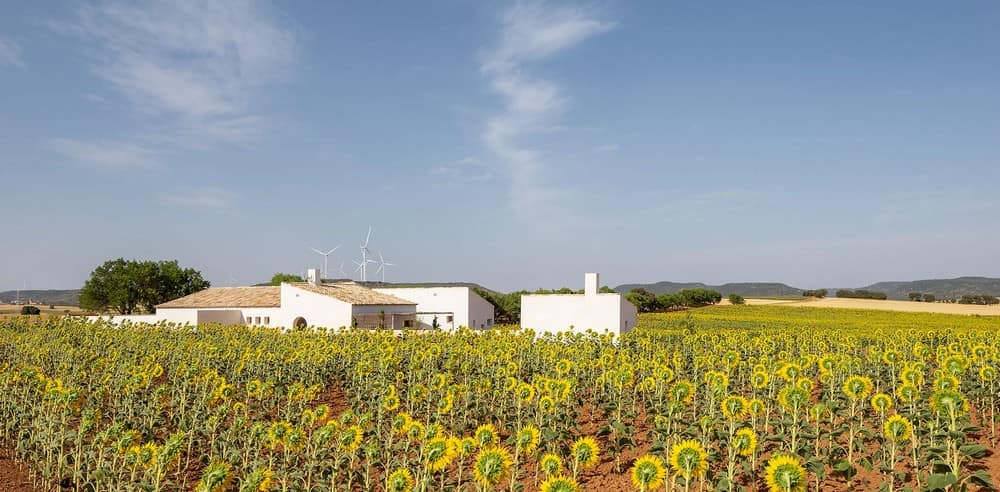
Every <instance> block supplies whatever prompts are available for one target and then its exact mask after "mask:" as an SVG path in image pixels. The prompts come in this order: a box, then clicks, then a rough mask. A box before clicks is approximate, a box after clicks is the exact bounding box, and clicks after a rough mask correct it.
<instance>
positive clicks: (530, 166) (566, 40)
mask: <svg viewBox="0 0 1000 492" xmlns="http://www.w3.org/2000/svg"><path fill="white" fill-rule="evenodd" d="M500 23H501V27H500V38H499V41H498V43H497V44H496V46H494V47H493V48H492V49H490V50H488V51H486V52H485V53H484V54H483V55H482V57H481V60H480V70H481V72H482V73H483V74H484V75H485V76H486V77H487V78H488V80H489V83H490V86H491V88H492V89H493V91H494V92H495V93H497V94H499V95H500V96H501V97H502V98H503V101H504V109H503V111H502V112H500V113H499V114H495V115H493V116H492V117H490V118H489V119H488V120H487V122H486V126H485V129H484V130H483V132H482V135H481V138H482V140H483V142H484V144H485V145H486V147H487V148H488V149H489V150H490V151H491V152H492V153H493V155H495V156H496V157H497V158H498V159H499V160H500V161H501V162H502V163H503V164H504V166H505V170H506V172H507V174H508V175H509V177H510V180H511V199H512V202H513V205H514V207H515V209H517V210H519V211H522V212H525V213H527V212H529V211H531V210H537V209H538V208H539V207H542V206H546V207H547V206H552V205H554V204H555V203H556V202H558V201H560V199H561V198H564V197H565V195H566V191H565V190H560V189H558V188H557V187H555V186H553V185H552V184H551V183H545V182H544V181H543V178H542V171H543V170H544V168H545V165H546V163H545V157H544V156H543V155H542V153H541V152H540V151H539V150H538V149H536V148H532V147H531V146H530V145H528V144H527V143H526V142H525V140H526V138H527V137H530V136H532V135H537V134H539V133H543V132H548V131H552V129H553V128H556V127H558V126H559V125H558V118H559V116H560V115H561V114H562V112H563V111H564V110H565V108H566V106H567V99H566V97H565V96H564V95H563V93H562V89H561V88H560V87H559V86H558V85H556V84H555V83H553V82H551V81H549V80H546V79H544V78H541V77H537V76H533V75H531V74H530V73H528V71H527V70H526V66H527V65H528V64H531V63H537V62H540V61H543V60H545V59H547V58H550V57H552V56H553V55H555V54H557V53H559V52H562V51H564V50H566V49H569V48H572V47H573V46H576V45H577V44H579V43H581V42H582V41H584V40H586V39H588V38H590V37H593V36H595V35H597V34H600V33H603V32H606V31H609V30H611V29H613V28H614V26H615V24H614V23H613V22H608V21H605V20H601V18H600V15H599V13H598V12H596V11H594V10H592V9H588V8H584V7H576V6H574V7H570V6H556V5H551V4H548V3H542V2H537V3H527V2H520V3H516V4H515V5H513V6H512V7H511V8H509V9H508V10H507V11H505V12H504V13H503V15H502V17H501V22H500Z"/></svg>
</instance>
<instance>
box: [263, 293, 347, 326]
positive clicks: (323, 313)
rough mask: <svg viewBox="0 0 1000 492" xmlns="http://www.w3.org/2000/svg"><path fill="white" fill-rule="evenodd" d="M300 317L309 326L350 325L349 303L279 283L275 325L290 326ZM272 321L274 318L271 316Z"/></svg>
mask: <svg viewBox="0 0 1000 492" xmlns="http://www.w3.org/2000/svg"><path fill="white" fill-rule="evenodd" d="M298 317H302V318H304V319H305V320H306V323H307V324H308V325H309V326H316V327H321V328H329V329H337V328H341V327H349V326H351V305H350V304H348V303H346V302H343V301H340V300H337V299H334V298H332V297H330V296H324V295H322V294H316V293H314V292H309V291H307V290H303V289H298V288H296V287H294V286H291V285H288V284H281V311H280V314H279V315H278V316H277V325H278V326H283V327H286V328H291V327H292V322H294V321H295V318H298ZM271 321H272V322H274V321H275V318H271Z"/></svg>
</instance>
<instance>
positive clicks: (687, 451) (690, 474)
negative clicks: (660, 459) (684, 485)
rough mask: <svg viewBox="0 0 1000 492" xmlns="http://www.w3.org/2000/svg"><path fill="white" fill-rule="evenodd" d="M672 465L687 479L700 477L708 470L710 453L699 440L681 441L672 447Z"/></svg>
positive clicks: (676, 472)
mask: <svg viewBox="0 0 1000 492" xmlns="http://www.w3.org/2000/svg"><path fill="white" fill-rule="evenodd" d="M670 467H671V468H673V469H674V473H675V474H677V475H680V476H682V477H684V478H685V479H687V480H691V479H692V478H695V477H700V476H702V475H704V474H705V472H706V471H707V470H708V453H706V452H705V448H703V447H701V443H699V442H698V441H693V440H688V441H681V442H679V443H677V444H674V446H673V448H672V449H671V452H670Z"/></svg>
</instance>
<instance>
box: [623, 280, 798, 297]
mask: <svg viewBox="0 0 1000 492" xmlns="http://www.w3.org/2000/svg"><path fill="white" fill-rule="evenodd" d="M639 287H641V288H643V289H646V290H648V291H649V292H652V293H654V294H676V293H677V292H680V291H681V290H684V289H695V288H702V289H712V290H717V291H719V293H720V294H722V295H723V296H728V295H729V294H739V295H741V296H743V297H786V296H797V295H801V294H802V289H799V288H797V287H792V286H790V285H785V284H782V283H778V282H730V283H728V284H722V285H708V284H703V283H701V282H656V283H655V284H624V285H619V286H618V287H615V291H617V292H620V293H622V294H627V293H628V292H629V291H631V290H632V289H636V288H639Z"/></svg>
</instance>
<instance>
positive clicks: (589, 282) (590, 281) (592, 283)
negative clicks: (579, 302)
mask: <svg viewBox="0 0 1000 492" xmlns="http://www.w3.org/2000/svg"><path fill="white" fill-rule="evenodd" d="M600 277H601V276H600V274H597V273H585V274H584V275H583V294H584V295H588V296H596V295H597V289H599V288H600V287H599V286H600V285H601V279H600Z"/></svg>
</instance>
